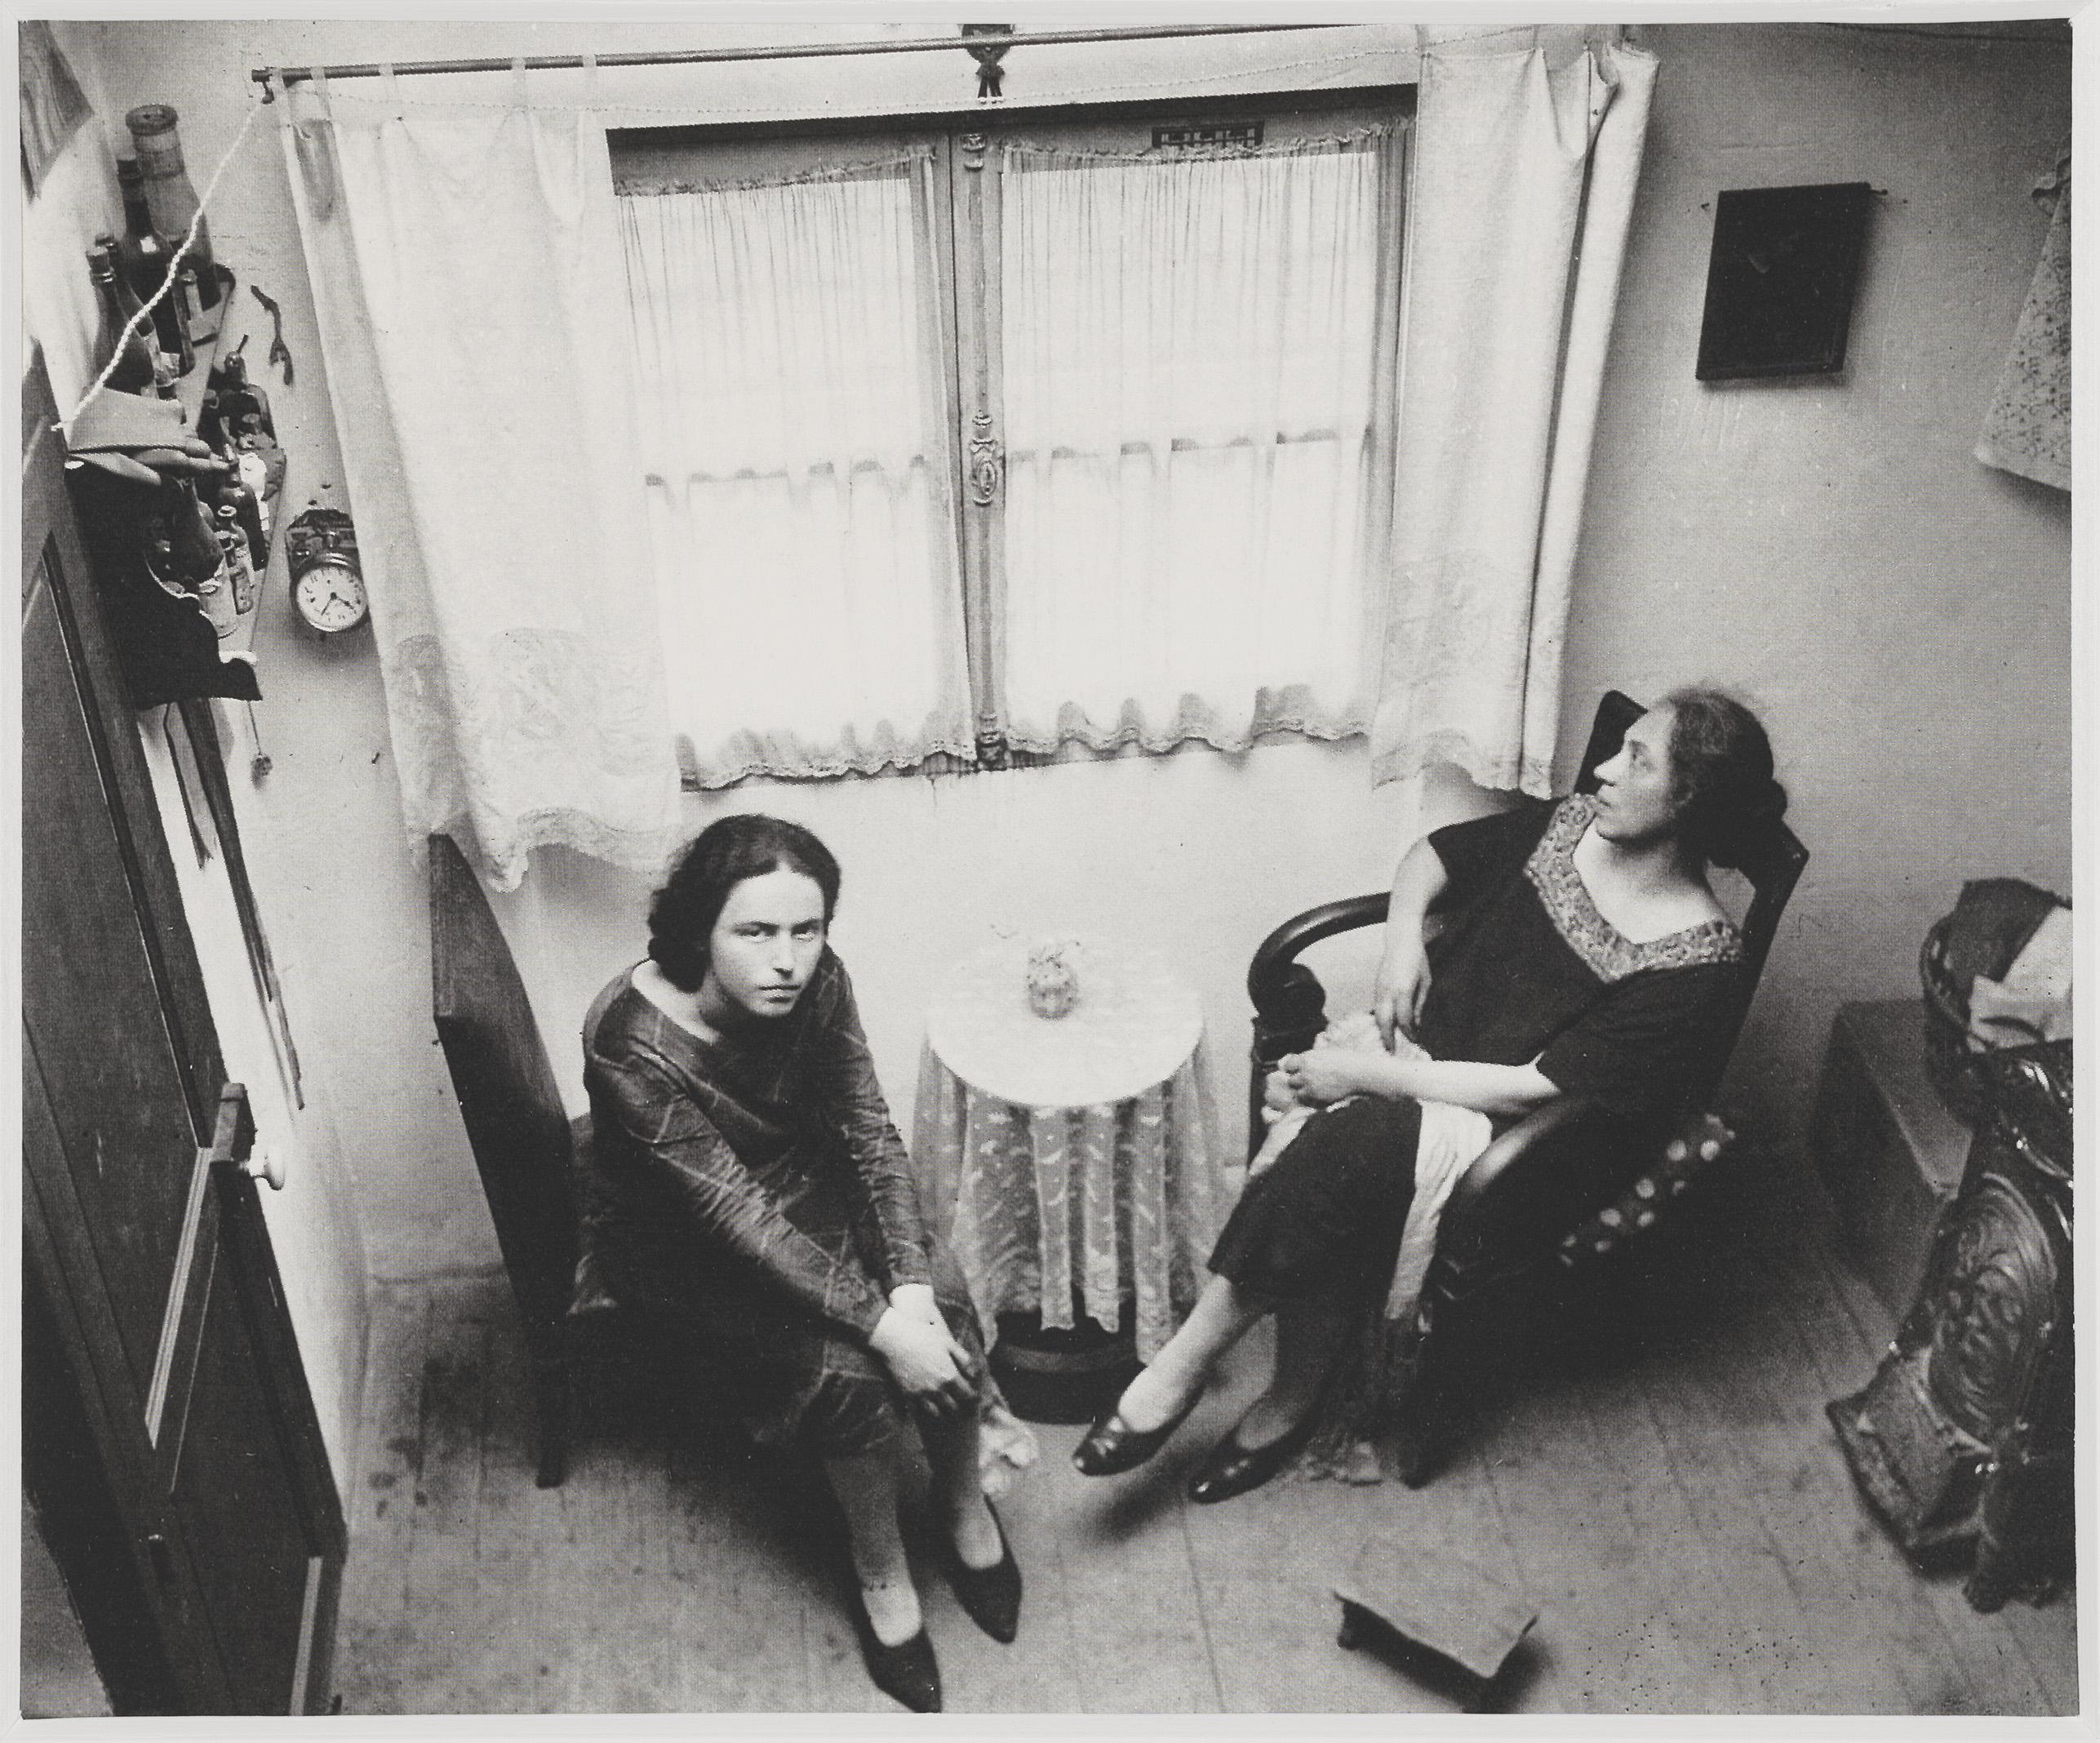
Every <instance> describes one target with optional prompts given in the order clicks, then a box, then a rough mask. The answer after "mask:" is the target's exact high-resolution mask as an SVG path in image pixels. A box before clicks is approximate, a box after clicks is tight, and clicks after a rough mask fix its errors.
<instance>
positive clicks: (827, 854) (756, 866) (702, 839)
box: [649, 811, 838, 993]
mask: <svg viewBox="0 0 2100 1743" xmlns="http://www.w3.org/2000/svg"><path fill="white" fill-rule="evenodd" d="M781 870H787V871H792V872H800V873H801V874H802V875H803V876H804V877H805V878H809V879H810V881H811V882H812V883H815V885H816V887H818V888H819V890H822V891H823V892H824V923H825V924H826V925H829V924H830V923H831V917H832V909H835V908H836V907H837V905H838V861H837V860H835V859H833V858H832V851H831V849H830V848H828V847H826V846H825V845H824V843H822V842H820V841H819V840H818V839H817V838H816V837H815V835H813V834H810V831H809V830H807V829H804V828H803V827H802V825H801V824H799V823H789V822H788V821H786V820H784V819H783V818H779V817H767V816H761V815H760V814H759V813H757V812H756V811H744V812H741V813H739V815H737V816H733V817H720V818H717V820H715V821H714V822H713V823H710V824H709V825H708V826H707V827H706V828H705V829H702V830H701V831H700V833H699V834H698V835H696V836H695V837H694V838H693V839H692V840H691V841H690V843H687V844H686V847H685V849H684V851H682V852H681V853H680V854H679V856H678V857H677V860H676V861H675V862H673V865H672V867H671V875H670V876H669V877H668V878H666V879H665V880H664V887H663V888H661V889H660V890H659V891H658V892H656V893H655V896H652V897H650V902H649V954H650V959H651V960H652V961H653V962H654V963H655V964H656V966H657V967H659V968H660V969H662V970H663V971H664V979H665V980H668V981H669V982H670V983H671V984H672V985H673V986H675V987H677V989H678V990H679V991H680V992H682V993H695V992H698V991H699V987H700V982H701V981H702V980H704V979H705V978H706V976H707V972H708V936H709V935H710V934H712V933H713V931H714V929H715V922H716V921H717V920H718V919H720V918H721V910H722V905H723V904H724V903H726V901H728V900H729V894H730V891H732V890H734V889H735V887H737V885H739V883H743V882H744V879H745V878H762V877H764V876H765V875H766V873H768V872H774V871H781Z"/></svg>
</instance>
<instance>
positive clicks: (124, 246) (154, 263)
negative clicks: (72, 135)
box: [117, 158, 197, 376]
mask: <svg viewBox="0 0 2100 1743" xmlns="http://www.w3.org/2000/svg"><path fill="white" fill-rule="evenodd" d="M117 185H118V188H120V189H122V192H123V195H124V229H125V232H126V233H125V235H124V237H123V238H122V240H121V241H120V242H118V245H117V264H118V267H119V269H121V270H122V273H123V277H124V282H126V283H127V284H128V285H129V286H130V287H131V293H132V295H134V296H136V297H137V298H138V299H139V300H140V302H142V303H145V302H151V301H152V300H153V296H155V294H156V293H157V292H158V291H159V290H160V288H161V287H162V285H163V284H165V283H166V282H167V275H168V268H169V266H170V265H171V264H172V263H173V261H174V260H175V249H174V247H172V245H171V244H170V243H169V242H167V241H166V239H165V238H163V237H162V235H161V233H160V232H159V231H158V230H156V229H154V228H153V214H152V213H151V212H150V211H148V210H147V208H146V185H145V181H144V178H143V177H142V176H140V171H139V161H138V159H137V158H118V160H117ZM153 330H154V331H155V332H157V333H158V335H159V336H160V348H161V349H162V350H163V351H166V352H167V353H169V354H170V355H171V356H172V357H173V358H175V373H176V374H178V375H184V376H186V375H188V374H189V372H190V371H191V370H192V369H193V368H195V367H197V348H196V347H195V346H194V345H192V344H191V343H190V340H189V323H188V322H185V321H184V319H183V318H182V309H181V298H180V296H178V295H177V293H176V291H175V290H174V289H173V288H171V289H170V290H169V291H168V294H167V295H166V296H163V297H162V298H161V300H160V301H159V302H158V304H155V305H154V307H153Z"/></svg>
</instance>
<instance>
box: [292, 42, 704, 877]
mask: <svg viewBox="0 0 2100 1743" xmlns="http://www.w3.org/2000/svg"><path fill="white" fill-rule="evenodd" d="M520 84H521V86H522V77H521V80H520ZM375 85H376V82H374V84H368V85H366V87H363V88H362V91H360V92H359V93H358V94H357V95H356V96H353V95H351V94H349V93H348V92H342V91H338V92H335V93H333V94H331V92H330V91H328V90H327V88H326V83H325V82H322V81H317V82H315V83H313V84H310V85H302V86H300V87H298V88H297V89H296V90H295V91H291V92H287V93H286V97H285V100H284V101H285V108H286V118H285V124H284V128H285V131H284V135H283V137H284V144H285V153H286V168H287V170H288V171H289V173H290V176H291V186H292V193H293V198H294V202H295V206H296V208H297V211H298V216H299V225H300V236H301V239H302V241H303V242H304V246H305V250H306V256H307V265H308V271H309V278H310V280H311V282H312V283H313V291H314V301H315V305H316V309H317V313H318V316H319V319H320V325H321V336H322V353H323V355H324V356H325V357H326V359H327V363H328V376H329V386H330V389H331V398H333V400H334V403H335V415H336V422H337V434H338V435H339V437H340V440H341V444H342V450H343V462H344V473H345V479H346V482H347V484H348V486H349V503H348V504H347V505H346V506H347V507H349V509H351V511H352V512H353V514H354V516H355V518H356V521H357V532H358V550H359V555H360V558H361V559H362V567H363V569H364V573H365V578H366V585H367V590H368V593H369V595H370V598H371V610H372V625H373V629H374V632H375V636H376V638H377V641H378V651H379V659H380V674H381V678H382V680H383V681H384V685H385V688H386V700H387V713H388V726H389V727H390V729H391V733H392V738H393V750H394V757H395V763H396V766H397V775H398V776H399V779H400V782H401V789H402V807H403V810H404V811H405V814H406V821H407V824H408V827H409V830H410V833H411V837H412V838H413V839H414V840H415V843H417V844H418V845H419V846H420V843H421V841H422V838H423V837H424V835H425V834H428V833H429V832H432V831H444V832H447V833H450V834H453V835H454V836H455V837H456V838H458V839H459V840H460V843H461V844H462V846H463V847H464V848H465V849H466V850H467V851H468V854H469V855H470V856H473V857H474V858H476V859H477V860H478V861H479V862H480V865H481V866H482V870H483V872H484V874H485V875H486V877H487V878H489V880H490V881H491V883H494V884H495V886H497V887H499V888H504V889H509V888H513V887H516V885H517V883H518V882H519V880H520V879H521V878H522V877H523V876H524V874H525V871H526V863H527V859H528V856H529V855H530V852H531V849H532V848H533V847H537V846H540V845H543V844H547V843H562V844H564V845H566V846H569V847H575V848H578V849H579V850H581V851H584V852H586V853H589V854H592V855H594V856H597V857H600V858H602V859H606V860H611V861H614V862H615V863H617V864H619V865H627V866H630V867H633V868H635V869H641V870H646V871H649V872H652V873H653V872H655V871H657V870H659V869H661V865H662V861H663V856H664V852H665V851H666V850H667V848H668V846H669V844H670V842H671V840H672V837H673V831H674V830H675V828H676V826H677V808H678V767H677V757H676V754H675V751H674V748H673V740H672V736H671V731H670V727H669V723H668V718H667V717H666V715H665V713H664V697H663V687H662V669H661V664H660V656H659V645H660V637H659V634H658V630H657V625H656V621H655V602H654V599H653V597H652V594H651V591H650V587H649V585H648V579H647V571H646V567H645V562H646V559H645V558H644V556H643V554H642V544H641V540H640V516H639V514H638V513H637V510H638V509H639V507H640V504H641V491H640V490H639V488H638V487H637V482H636V480H637V477H638V474H639V468H638V466H637V462H636V460H635V448H634V443H633V434H632V425H631V405H632V399H633V394H632V391H631V387H630V368H631V364H630V359H629V356H628V346H627V343H626V340H625V337H624V333H623V331H622V330H621V327H620V326H619V323H618V322H616V321H615V320H613V319H609V318H608V312H609V311H612V310H616V309H619V306H620V305H621V304H622V302H623V301H624V296H625V291H624V286H623V285H622V284H621V282H620V274H619V230H618V227H617V225H616V223H615V213H614V209H613V203H614V200H613V193H612V181H611V173H610V164H609V162H608V159H607V157H606V145H605V136H604V132H603V131H602V127H600V125H599V124H598V122H597V119H596V118H594V117H593V116H592V115H590V114H589V113H584V112H579V111H577V110H575V109H561V110H553V109H549V110H548V111H544V112H540V111H535V110H534V109H531V108H529V107H527V106H525V104H523V102H522V91H521V92H520V100H519V101H518V102H517V103H514V104H512V105H510V106H508V107H506V106H504V105H502V104H490V105H486V106H478V107H474V108H466V107H461V108H459V109H451V108H440V107H435V106H426V105H424V104H420V103H419V104H415V105H397V104H394V103H393V102H392V101H390V100H388V94H387V92H386V91H384V88H379V89H375ZM367 92H369V93H371V94H370V95H367V94H366V93H367Z"/></svg>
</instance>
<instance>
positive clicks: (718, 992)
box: [699, 866, 824, 1022]
mask: <svg viewBox="0 0 2100 1743" xmlns="http://www.w3.org/2000/svg"><path fill="white" fill-rule="evenodd" d="M823 950H824V892H823V891H822V890H821V889H819V887H817V883H816V880H815V878H806V877H805V876H803V875H802V874H801V873H800V872H798V871H790V870H788V869H787V868H786V867H785V866H780V867H777V868H775V869H774V870H772V871H770V872H766V873H765V874H762V875H761V876H759V877H757V878H745V879H744V881H743V882H742V883H739V884H738V885H737V886H736V887H735V888H734V889H732V890H731V891H730V892H729V900H727V901H726V902H724V903H723V904H722V905H721V914H720V916H719V917H717V919H716V921H715V927H714V930H713V932H710V933H709V934H708V972H707V974H706V976H705V977H704V979H703V980H701V982H700V990H699V1000H700V1009H701V1011H702V1013H703V1014H704V1015H706V1016H708V1018H709V1019H710V1020H714V1019H716V1018H718V1017H727V1018H729V1019H730V1020H731V1021H732V1022H733V1021H735V1020H736V1019H737V1018H738V1017H739V1016H745V1017H760V1018H763V1019H765V1020H769V1021H772V1020H778V1019H779V1018H781V1017H784V1016H787V1014H788V1012H791V1011H792V1010H793V1009H794V1008H795V1003H796V1001H797V999H799V998H801V996H802V989H803V988H805V987H806V986H807V985H809V984H810V976H811V975H813V974H815V972H816V967H817V958H818V957H819V955H820V954H822V953H823Z"/></svg>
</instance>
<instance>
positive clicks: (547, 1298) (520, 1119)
mask: <svg viewBox="0 0 2100 1743" xmlns="http://www.w3.org/2000/svg"><path fill="white" fill-rule="evenodd" d="M429 859H430V978H431V1004H432V1008H433V1013H434V1015H435V1016H436V1017H437V1038H438V1041H439V1043H441V1044H442V1046H443V1047H444V1050H445V1064H446V1067H447V1069H449V1070H450V1071H451V1074H452V1088H453V1092H454V1093H455V1095H457V1096H459V1098H460V1118H462V1119H463V1120H464V1122H465V1123H466V1127H467V1140H468V1143H469V1144H471V1145H473V1151H474V1163H475V1166H476V1167H477V1168H479V1169H480V1171H481V1176H482V1190H483V1191H484V1192H485V1193H486V1194H487V1195H488V1203H489V1215H490V1216H491V1220H492V1221H494V1222H495V1231H496V1241H497V1243H498V1245H499V1247H501V1248H502V1250H503V1262H504V1269H505V1270H506V1271H508V1273H509V1274H510V1287H511V1292H512V1294H513V1296H515V1297H516V1298H517V1311H518V1318H519V1319H520V1320H521V1321H522V1324H523V1327H524V1332H525V1345H526V1353H527V1354H528V1356H529V1357H530V1358H531V1363H532V1384H533V1406H534V1412H535V1416H536V1417H537V1419H538V1426H539V1473H538V1478H537V1480H538V1483H539V1487H541V1488H543V1489H545V1488H553V1487H555V1486H557V1484H559V1483H560V1482H561V1481H562V1477H563V1475H564V1474H565V1473H566V1469H567V1464H568V1430H569V1413H570V1403H569V1400H570V1391H571V1387H570V1363H571V1355H572V1349H573V1346H574V1343H575V1338H576V1336H577V1333H578V1330H579V1327H578V1324H577V1323H576V1322H577V1321H578V1320H579V1318H588V1317H589V1316H590V1314H591V1313H592V1311H593V1309H592V1307H591V1305H589V1300H588V1297H587V1299H586V1300H585V1302H584V1305H583V1307H582V1308H581V1309H579V1307H578V1306H577V1303H578V1301H579V1292H578V1287H577V1283H578V1278H577V1262H576V1261H577V1255H578V1251H579V1222H578V1201H577V1162H578V1158H579V1154H582V1152H583V1151H584V1149H585V1147H586V1146H588V1145H589V1143H590V1141H591V1122H590V1116H589V1115H588V1114H584V1115H583V1116H582V1117H581V1118H578V1119H575V1120H573V1121H572V1120H571V1119H570V1118H569V1117H568V1114H567V1113H566V1111H565V1110H564V1109H563V1107H562V1097H561V1094H560V1092H558V1091H557V1089H556V1088H555V1086H554V1071H553V1066H552V1065H549V1064H548V1059H547V1048H546V1046H545V1044H544V1043H543V1042H542V1041H541V1039H540V1036H539V1025H538V1024H537V1023H536V1022H535V1020H534V1018H533V1015H532V1007H531V1003H529V1002H528V1001H527V1000H526V996H525V983H524V982H523V981H522V980H520V979H519V978H518V974H517V963H516V962H515V961H513V958H512V957H511V954H510V946H509V945H508V944H507V943H505V942H504V936H503V932H502V931H501V929H500V928H499V927H498V926H497V925H496V919H495V914H493V913H492V912H491V910H490V908H489V903H488V898H487V896H485V895H484V894H483V893H482V887H481V883H480V881H479V880H478V879H477V878H476V877H475V876H474V874H473V871H472V869H469V867H468V864H467V861H466V858H465V856H464V855H463V854H462V853H461V852H460V849H459V847H458V846H457V844H456V843H454V842H453V840H452V839H451V837H449V836H446V835H433V836H432V837H431V838H430V841H429Z"/></svg>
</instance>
